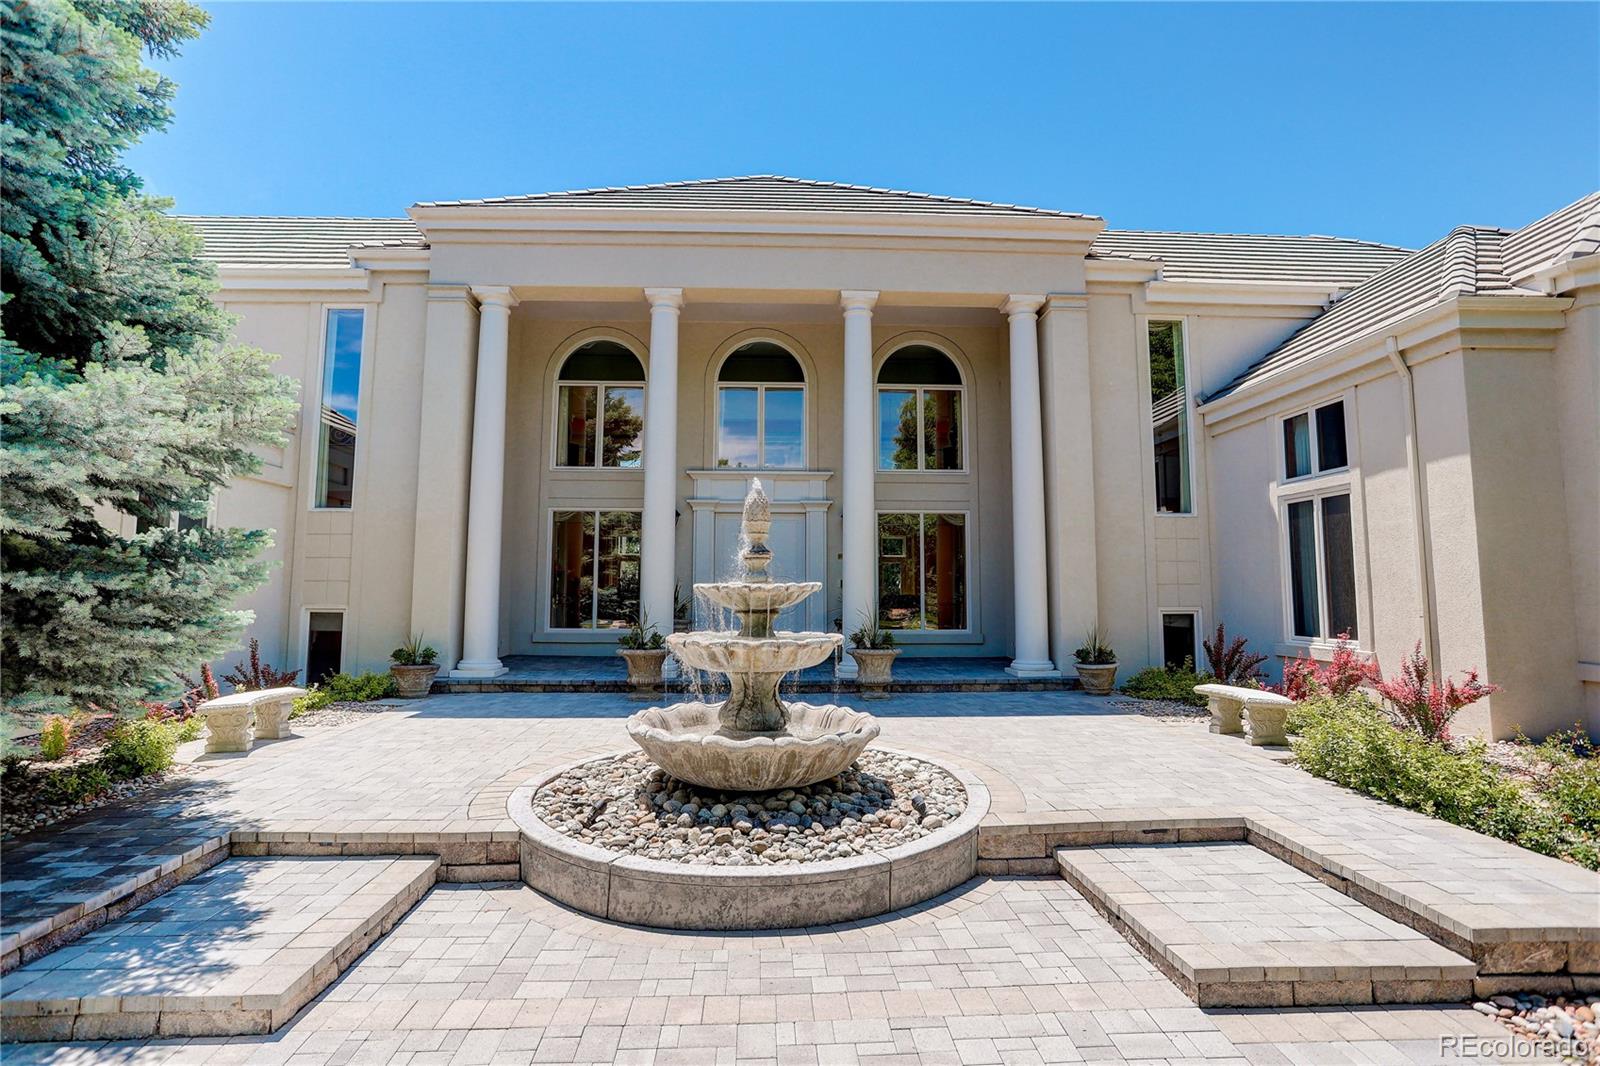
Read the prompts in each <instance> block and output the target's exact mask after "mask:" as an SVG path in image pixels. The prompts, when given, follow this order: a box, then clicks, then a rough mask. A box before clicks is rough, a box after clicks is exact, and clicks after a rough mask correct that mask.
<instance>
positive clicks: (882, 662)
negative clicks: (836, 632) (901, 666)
mask: <svg viewBox="0 0 1600 1066" xmlns="http://www.w3.org/2000/svg"><path fill="white" fill-rule="evenodd" d="M899 654H900V649H899V648H897V647H895V646H894V634H893V633H891V632H890V631H889V630H887V629H882V628H880V627H879V626H878V621H877V619H875V618H863V619H862V621H861V625H860V627H859V628H857V629H856V631H855V632H854V633H851V634H850V658H852V659H854V660H855V661H856V682H857V683H858V684H859V685H860V686H861V696H862V698H863V699H869V700H881V699H886V698H888V695H889V692H888V689H889V682H890V681H891V680H893V678H894V660H895V656H897V655H899Z"/></svg>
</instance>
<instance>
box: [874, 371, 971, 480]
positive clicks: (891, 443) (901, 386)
mask: <svg viewBox="0 0 1600 1066" xmlns="http://www.w3.org/2000/svg"><path fill="white" fill-rule="evenodd" d="M964 400H965V389H964V388H963V387H962V382H961V371H960V370H959V369H957V367H956V365H955V363H954V362H953V361H952V360H951V359H950V357H949V356H948V355H946V354H945V353H943V352H941V351H940V350H939V349H937V348H932V347H929V346H928V345H925V344H913V345H911V346H909V347H906V348H901V349H900V350H899V351H897V352H895V353H894V354H893V355H891V356H890V357H889V358H888V359H886V360H884V363H883V366H882V367H880V368H879V370H878V469H879V470H964V469H965V468H966V434H965V427H964V426H963V425H962V411H963V408H964V407H965V403H964Z"/></svg>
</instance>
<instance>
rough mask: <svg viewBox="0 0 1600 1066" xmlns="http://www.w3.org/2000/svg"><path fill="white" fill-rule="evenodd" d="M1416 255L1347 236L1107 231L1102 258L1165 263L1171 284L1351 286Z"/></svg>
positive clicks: (1098, 248) (1099, 245) (1096, 251)
mask: <svg viewBox="0 0 1600 1066" xmlns="http://www.w3.org/2000/svg"><path fill="white" fill-rule="evenodd" d="M1410 254H1411V251H1410V249H1406V248H1398V247H1395V246H1394V245H1392V244H1377V243H1374V242H1372V241H1358V240H1351V239H1349V238H1345V237H1321V236H1311V237H1290V236H1278V235H1274V234H1255V233H1165V232H1157V231H1152V230H1106V231H1105V232H1103V233H1101V234H1100V236H1098V237H1096V238H1095V242H1094V247H1093V248H1091V249H1090V255H1091V257H1093V258H1097V259H1159V260H1160V261H1161V263H1162V271H1161V276H1162V277H1163V278H1165V279H1167V280H1170V281H1258V282H1272V281H1291V282H1307V283H1313V284H1318V285H1328V286H1330V287H1338V288H1349V287H1351V286H1354V285H1357V284H1359V283H1360V282H1363V281H1365V280H1366V279H1367V278H1370V277H1371V276H1372V275H1374V274H1376V273H1377V272H1378V271H1380V270H1382V269H1383V268H1385V267H1387V266H1390V265H1391V264H1393V263H1395V262H1396V261H1397V260H1400V259H1403V258H1404V257H1406V256H1408V255H1410Z"/></svg>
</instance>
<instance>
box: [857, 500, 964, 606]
mask: <svg viewBox="0 0 1600 1066" xmlns="http://www.w3.org/2000/svg"><path fill="white" fill-rule="evenodd" d="M878 625H879V626H881V627H882V628H884V629H926V630H950V629H955V630H960V629H966V628H968V622H967V516H966V515H964V514H928V513H923V512H910V513H897V514H880V515H879V516H878Z"/></svg>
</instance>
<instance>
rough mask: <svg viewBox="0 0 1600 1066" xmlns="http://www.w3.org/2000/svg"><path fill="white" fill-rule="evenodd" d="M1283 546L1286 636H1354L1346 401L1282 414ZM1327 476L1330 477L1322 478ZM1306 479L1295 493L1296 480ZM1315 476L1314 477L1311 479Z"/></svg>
mask: <svg viewBox="0 0 1600 1066" xmlns="http://www.w3.org/2000/svg"><path fill="white" fill-rule="evenodd" d="M1281 425H1282V438H1283V473H1284V484H1285V486H1286V488H1287V489H1288V490H1289V492H1288V494H1286V495H1285V496H1284V497H1283V501H1284V502H1283V508H1284V510H1283V519H1284V552H1285V554H1286V556H1287V561H1288V565H1287V568H1286V569H1287V572H1288V581H1289V602H1288V611H1289V635H1290V636H1291V637H1292V638H1294V639H1296V640H1313V641H1326V640H1335V639H1346V638H1347V639H1350V640H1355V639H1358V637H1359V632H1358V630H1357V624H1356V566H1355V531H1354V528H1353V525H1352V522H1351V510H1350V482H1349V480H1348V479H1347V478H1340V477H1338V475H1339V474H1340V473H1341V472H1346V471H1348V470H1349V466H1350V458H1349V451H1348V448H1347V444H1346V437H1345V421H1344V403H1343V401H1335V402H1333V403H1328V404H1323V405H1321V406H1319V407H1314V408H1311V409H1310V410H1307V411H1301V412H1299V413H1297V414H1293V415H1290V416H1289V417H1287V418H1285V419H1283V421H1282V423H1281ZM1323 475H1332V476H1333V477H1332V480H1331V481H1327V480H1323V478H1322V476H1323ZM1302 479H1304V480H1305V481H1307V482H1308V484H1307V485H1306V486H1305V491H1304V492H1296V491H1294V490H1295V485H1294V482H1296V481H1299V480H1302ZM1313 479H1314V480H1313Z"/></svg>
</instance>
